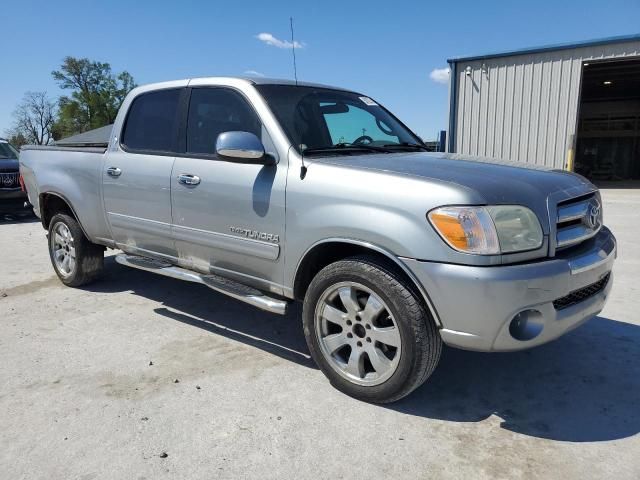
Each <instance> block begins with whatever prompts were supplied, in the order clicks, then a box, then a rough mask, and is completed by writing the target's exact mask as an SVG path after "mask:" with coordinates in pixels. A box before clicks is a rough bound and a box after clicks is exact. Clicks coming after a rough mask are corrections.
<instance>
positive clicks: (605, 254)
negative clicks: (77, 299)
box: [20, 78, 616, 402]
mask: <svg viewBox="0 0 640 480" xmlns="http://www.w3.org/2000/svg"><path fill="white" fill-rule="evenodd" d="M425 150H426V148H425V146H424V144H423V142H422V141H421V140H420V138H419V137H418V136H416V135H415V134H414V133H412V132H411V131H410V130H409V129H408V128H407V127H406V126H405V125H403V124H402V123H401V122H400V121H399V120H398V119H397V118H396V117H395V116H393V115H392V114H391V113H390V112H389V111H388V110H386V109H385V108H384V107H382V106H381V105H380V104H378V103H377V102H376V101H375V100H372V99H371V98H370V97H367V96H365V95H362V94H360V93H356V92H352V91H347V90H342V89H337V88H332V87H326V86H321V85H315V84H307V83H304V84H303V83H299V84H295V83H292V82H287V81H279V80H267V79H252V80H248V79H242V78H198V79H191V80H181V81H174V82H167V83H159V84H154V85H147V86H143V87H139V88H136V89H135V90H133V91H132V92H131V93H130V94H129V95H128V96H127V98H126V100H125V101H124V104H123V105H122V108H121V109H120V112H119V114H118V116H117V119H116V121H115V124H114V125H113V128H112V130H111V132H110V134H109V136H108V138H105V139H104V141H101V142H93V143H89V144H77V145H70V146H65V147H26V148H24V149H23V151H22V154H21V156H20V168H21V173H22V175H23V178H24V182H25V185H26V188H27V191H28V195H29V200H30V202H31V203H32V204H33V206H34V210H35V213H36V214H37V215H38V216H39V217H40V218H41V219H42V225H43V226H44V228H45V229H47V231H48V244H49V253H50V256H51V261H52V264H53V268H54V269H55V271H56V273H57V275H58V276H59V277H60V280H61V281H62V282H63V283H64V284H66V285H69V286H73V287H77V286H80V285H83V284H85V283H87V282H89V281H91V280H94V279H95V278H96V277H97V276H98V275H99V274H100V272H101V270H102V268H103V257H104V250H105V248H112V249H118V250H120V251H122V253H119V254H117V256H116V260H117V261H118V262H119V263H121V264H123V265H127V266H130V267H134V268H139V269H143V270H147V271H149V272H154V273H157V274H161V275H166V276H169V277H174V278H176V279H181V280H186V281H189V282H195V283H201V284H204V285H206V286H208V287H210V288H211V289H213V290H216V291H218V292H221V293H224V294H226V295H229V296H231V297H233V298H235V299H238V300H241V301H244V302H246V303H249V304H252V305H254V306H256V307H259V308H262V309H264V310H267V311H270V312H274V313H279V314H284V313H285V311H286V309H287V306H288V305H289V304H290V303H291V302H293V301H296V300H298V301H301V302H303V310H302V316H303V318H302V324H303V328H304V334H305V336H306V339H307V342H308V345H309V350H310V352H311V355H312V356H313V358H314V360H315V361H316V363H317V364H318V366H319V367H320V368H321V369H322V371H323V372H324V373H325V375H326V376H327V377H328V378H329V379H330V381H331V383H332V384H333V385H334V386H335V387H336V388H338V389H339V390H341V391H343V392H345V393H347V394H349V395H352V396H354V397H357V398H360V399H363V400H367V401H371V402H392V401H394V400H397V399H399V398H402V397H403V396H405V395H407V394H409V393H410V392H411V391H412V390H414V389H415V388H417V387H418V386H419V385H421V384H422V383H423V382H424V381H425V380H426V379H427V378H428V377H429V375H430V374H431V373H432V372H433V370H434V369H435V367H436V365H437V363H438V360H439V357H440V352H441V349H442V343H443V342H444V343H445V344H447V345H450V346H454V347H459V348H464V349H471V350H478V351H508V350H520V349H524V348H529V347H533V346H536V345H540V344H542V343H545V342H548V341H550V340H552V339H555V338H557V337H559V336H560V335H562V334H564V333H566V332H568V331H569V330H571V329H573V328H575V327H577V326H578V325H580V324H581V323H583V322H584V321H585V320H587V319H588V318H590V317H592V316H594V315H596V314H597V313H598V312H600V311H601V310H602V308H603V306H604V304H605V301H606V299H607V296H608V295H609V292H610V290H611V286H612V273H611V270H612V266H613V262H614V259H615V257H616V241H615V238H614V236H613V235H612V233H611V232H610V231H609V230H608V229H607V228H606V227H604V226H603V224H602V218H603V217H602V202H601V199H600V194H599V192H598V189H597V188H596V187H595V186H594V185H592V184H591V183H590V182H589V181H587V180H586V179H584V178H583V177H581V176H579V175H576V174H573V173H569V172H563V171H550V170H547V169H543V168H539V167H534V166H527V165H522V164H515V163H500V162H497V161H492V160H489V159H471V158H465V157H461V156H458V155H452V154H444V153H428V152H425Z"/></svg>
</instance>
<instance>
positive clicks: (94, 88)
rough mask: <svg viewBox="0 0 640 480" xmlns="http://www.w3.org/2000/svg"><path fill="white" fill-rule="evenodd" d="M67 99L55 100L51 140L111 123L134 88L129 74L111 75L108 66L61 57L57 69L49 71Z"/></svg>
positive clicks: (106, 64)
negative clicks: (55, 111) (65, 91)
mask: <svg viewBox="0 0 640 480" xmlns="http://www.w3.org/2000/svg"><path fill="white" fill-rule="evenodd" d="M51 74H52V75H53V78H54V80H56V82H58V85H59V86H60V88H62V89H64V90H70V91H71V94H70V95H69V96H66V95H65V96H62V97H60V99H59V100H58V112H59V113H58V119H57V121H56V124H55V125H54V129H53V130H54V137H55V138H57V139H59V138H63V137H68V136H69V135H74V134H76V133H82V132H86V131H87V130H92V129H94V128H99V127H103V126H105V125H109V124H111V123H113V122H114V120H115V118H116V115H117V113H118V109H119V108H120V105H121V104H122V102H123V100H124V98H125V97H126V95H127V93H129V92H130V91H131V90H132V89H133V88H135V87H136V84H135V81H134V79H133V77H132V76H131V74H129V73H128V72H126V71H124V72H122V73H119V74H117V75H116V74H114V73H113V72H112V71H111V65H109V64H108V63H102V62H95V61H92V60H89V59H88V58H74V57H65V59H64V61H63V62H62V65H61V66H60V70H55V71H53V72H51Z"/></svg>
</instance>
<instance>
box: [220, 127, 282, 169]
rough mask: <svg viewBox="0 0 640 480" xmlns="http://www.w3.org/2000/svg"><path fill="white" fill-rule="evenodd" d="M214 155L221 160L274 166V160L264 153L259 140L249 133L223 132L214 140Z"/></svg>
mask: <svg viewBox="0 0 640 480" xmlns="http://www.w3.org/2000/svg"><path fill="white" fill-rule="evenodd" d="M216 154H217V155H218V157H220V158H221V159H223V160H227V161H229V162H238V163H257V164H261V165H274V164H275V163H276V162H275V158H273V156H272V155H269V154H267V153H265V151H264V145H262V142H261V141H260V139H259V138H258V137H257V136H256V135H254V134H253V133H249V132H224V133H221V134H220V135H218V139H217V140H216Z"/></svg>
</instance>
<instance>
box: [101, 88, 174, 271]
mask: <svg viewBox="0 0 640 480" xmlns="http://www.w3.org/2000/svg"><path fill="white" fill-rule="evenodd" d="M184 91H185V90H184V89H183V88H167V89H162V90H152V91H149V92H146V93H142V94H140V95H138V96H137V97H135V98H134V99H133V101H132V102H131V104H130V107H129V110H128V113H127V117H126V119H125V121H124V127H123V129H122V131H121V138H120V141H119V142H118V144H117V147H116V148H114V149H111V150H109V152H108V153H107V155H106V156H105V163H104V165H103V172H102V178H103V194H104V203H105V211H106V212H107V219H108V222H109V225H110V227H111V231H112V234H113V237H114V239H115V241H116V243H117V244H118V246H119V247H120V248H122V249H123V250H125V251H129V252H131V253H137V254H140V255H147V256H158V257H162V258H167V259H175V258H176V257H177V253H176V248H175V243H174V241H173V238H172V236H171V169H172V167H173V162H174V160H175V152H176V145H177V138H178V124H179V121H178V112H179V105H180V101H181V97H182V95H183V92H184Z"/></svg>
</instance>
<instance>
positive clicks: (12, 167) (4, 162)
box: [0, 158, 19, 173]
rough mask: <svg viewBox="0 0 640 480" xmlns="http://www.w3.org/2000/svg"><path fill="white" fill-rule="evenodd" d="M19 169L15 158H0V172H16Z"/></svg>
mask: <svg viewBox="0 0 640 480" xmlns="http://www.w3.org/2000/svg"><path fill="white" fill-rule="evenodd" d="M18 169H19V166H18V160H17V159H15V158H0V173H14V172H17V171H18Z"/></svg>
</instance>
